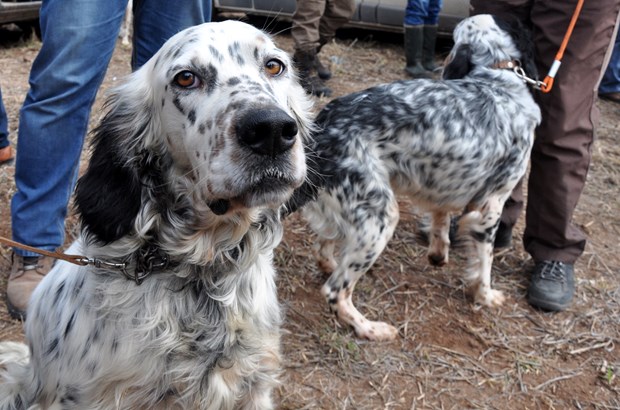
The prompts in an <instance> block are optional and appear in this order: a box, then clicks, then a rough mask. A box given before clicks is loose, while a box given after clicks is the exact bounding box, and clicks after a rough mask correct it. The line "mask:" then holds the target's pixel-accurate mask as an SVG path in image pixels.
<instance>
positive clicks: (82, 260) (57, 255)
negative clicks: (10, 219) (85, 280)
mask: <svg viewBox="0 0 620 410" xmlns="http://www.w3.org/2000/svg"><path fill="white" fill-rule="evenodd" d="M0 243H3V244H5V245H8V246H12V247H14V248H19V249H22V250H24V251H28V252H34V253H38V254H39V255H43V256H49V257H50V258H54V259H61V260H63V261H67V262H70V263H73V264H75V265H80V266H86V265H89V264H91V263H89V261H90V258H86V257H84V256H78V255H67V254H66V253H61V252H50V251H46V250H44V249H39V248H35V247H33V246H28V245H24V244H23V243H19V242H15V241H13V240H11V239H8V238H5V237H3V236H0Z"/></svg>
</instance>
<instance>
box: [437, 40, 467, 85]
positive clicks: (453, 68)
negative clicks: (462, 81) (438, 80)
mask: <svg viewBox="0 0 620 410" xmlns="http://www.w3.org/2000/svg"><path fill="white" fill-rule="evenodd" d="M471 53H472V52H471V47H470V46H469V44H459V45H458V46H456V47H455V48H454V49H453V50H452V52H451V53H450V55H449V56H448V61H447V64H446V65H445V66H444V68H443V73H442V75H441V77H442V78H443V79H444V80H457V79H459V78H463V77H465V76H466V75H467V74H469V72H470V71H471V70H472V68H473V65H472V63H471Z"/></svg>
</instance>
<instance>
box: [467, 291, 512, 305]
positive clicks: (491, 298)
mask: <svg viewBox="0 0 620 410" xmlns="http://www.w3.org/2000/svg"><path fill="white" fill-rule="evenodd" d="M474 301H475V302H476V303H478V304H480V305H484V306H487V307H494V306H501V305H502V304H503V303H504V302H505V301H506V296H504V293H503V292H502V291H501V290H497V289H491V288H479V289H478V291H477V292H476V296H475V300H474Z"/></svg>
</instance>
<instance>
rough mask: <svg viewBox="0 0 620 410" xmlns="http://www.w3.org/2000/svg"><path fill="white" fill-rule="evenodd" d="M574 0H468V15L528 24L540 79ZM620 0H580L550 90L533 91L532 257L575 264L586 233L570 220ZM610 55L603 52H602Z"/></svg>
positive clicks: (528, 233)
mask: <svg viewBox="0 0 620 410" xmlns="http://www.w3.org/2000/svg"><path fill="white" fill-rule="evenodd" d="M576 4H577V0H496V1H490V0H472V1H471V5H472V9H473V11H472V14H482V13H489V14H493V15H496V16H500V17H501V16H506V17H508V16H518V17H520V18H521V19H522V21H524V22H525V23H526V24H531V25H532V28H533V35H534V42H535V48H536V51H535V53H536V55H535V56H536V60H537V66H538V71H539V72H538V76H539V78H540V79H544V77H545V76H546V75H547V72H548V71H549V67H550V65H551V63H552V62H553V60H554V58H555V54H556V52H557V50H558V49H559V47H560V44H561V42H562V39H563V37H564V34H565V32H566V28H567V27H568V24H569V22H570V19H571V17H572V14H573V11H574V9H575V6H576ZM619 10H620V0H585V2H584V5H583V9H582V10H581V14H580V17H579V20H578V21H577V24H576V25H575V29H574V31H573V34H572V37H571V39H570V41H569V43H568V46H567V48H566V52H565V53H564V58H563V60H562V65H561V67H560V69H559V72H558V73H557V75H556V77H555V83H554V86H553V88H552V90H551V92H550V93H547V94H544V93H541V92H539V93H537V94H538V95H537V96H536V100H537V102H538V104H539V105H540V108H541V110H542V123H541V124H540V126H539V127H538V128H537V130H536V139H535V141H534V147H533V149H532V156H531V169H530V175H529V179H528V186H527V188H528V191H527V192H528V194H527V197H528V200H527V208H526V215H525V232H524V234H523V244H524V246H525V249H526V251H527V252H528V253H529V254H530V255H531V256H532V258H533V259H534V261H536V262H540V261H543V260H555V261H560V262H565V263H574V262H575V261H576V260H577V258H578V257H579V256H580V255H581V254H582V253H583V250H584V248H585V244H586V236H585V234H584V233H583V232H582V231H581V230H580V229H579V228H577V227H576V226H574V225H573V224H572V218H573V212H574V210H575V207H576V206H577V202H578V200H579V197H580V195H581V192H582V191H583V187H584V185H585V182H586V176H587V173H588V167H589V165H590V158H591V150H592V143H593V142H594V130H595V128H596V125H597V124H598V121H599V112H598V109H597V108H596V105H595V102H596V99H597V88H598V83H599V80H600V76H601V70H602V69H603V67H604V66H603V64H604V61H605V60H606V52H607V50H608V48H609V46H610V45H612V46H613V41H612V40H613V38H612V37H613V34H614V26H615V24H616V21H617V18H618V12H619ZM607 58H608V57H607ZM523 202H524V197H523V191H522V184H521V183H520V184H519V185H518V186H517V187H516V188H515V190H514V191H513V193H512V196H511V198H510V199H509V200H508V202H507V203H506V205H505V207H504V213H503V215H502V221H503V222H504V223H505V224H507V225H508V226H513V225H514V224H515V223H516V221H517V218H518V217H519V214H520V213H521V210H522V208H523Z"/></svg>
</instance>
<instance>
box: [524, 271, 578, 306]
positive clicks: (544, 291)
mask: <svg viewBox="0 0 620 410" xmlns="http://www.w3.org/2000/svg"><path fill="white" fill-rule="evenodd" d="M574 293H575V279H574V269H573V265H571V264H568V263H562V262H558V261H542V262H538V263H536V266H535V267H534V273H533V274H532V281H531V282H530V287H529V288H528V290H527V301H528V302H529V303H530V305H532V306H535V307H538V308H541V309H544V310H550V311H559V310H565V309H566V308H568V307H569V306H570V304H571V302H572V300H573V294H574Z"/></svg>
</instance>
